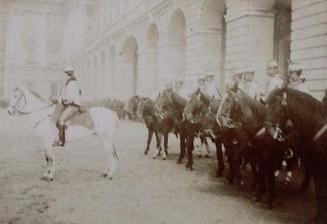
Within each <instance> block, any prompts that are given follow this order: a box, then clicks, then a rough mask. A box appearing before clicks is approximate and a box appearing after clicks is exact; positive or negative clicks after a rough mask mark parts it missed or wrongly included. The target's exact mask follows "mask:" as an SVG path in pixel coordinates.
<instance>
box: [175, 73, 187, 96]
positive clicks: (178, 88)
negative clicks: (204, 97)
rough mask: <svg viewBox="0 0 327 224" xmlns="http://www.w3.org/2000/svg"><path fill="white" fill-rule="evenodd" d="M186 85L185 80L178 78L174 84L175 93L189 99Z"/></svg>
mask: <svg viewBox="0 0 327 224" xmlns="http://www.w3.org/2000/svg"><path fill="white" fill-rule="evenodd" d="M183 85H184V79H183V78H176V79H175V83H174V92H175V93H176V94H178V95H180V96H181V97H183V98H185V99H187V98H188V95H187V92H186V89H185V86H183Z"/></svg>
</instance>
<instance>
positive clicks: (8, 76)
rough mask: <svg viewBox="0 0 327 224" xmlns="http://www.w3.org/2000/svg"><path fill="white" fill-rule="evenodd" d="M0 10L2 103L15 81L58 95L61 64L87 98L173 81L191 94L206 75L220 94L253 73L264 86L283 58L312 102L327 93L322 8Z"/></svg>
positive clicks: (101, 1)
mask: <svg viewBox="0 0 327 224" xmlns="http://www.w3.org/2000/svg"><path fill="white" fill-rule="evenodd" d="M5 2H7V3H6V4H7V10H3V11H4V12H2V11H0V31H1V32H0V35H1V34H2V33H6V35H4V36H3V37H2V36H0V53H1V52H3V53H2V54H3V55H4V56H3V60H2V63H1V57H0V72H1V71H2V76H0V77H2V82H0V83H1V84H2V87H1V84H0V88H2V90H1V91H2V94H3V95H4V96H5V97H6V96H8V94H9V92H10V91H11V89H12V86H13V85H14V82H15V80H17V79H24V80H26V81H27V82H29V83H30V85H32V87H34V88H38V89H41V90H42V89H43V90H42V91H43V92H44V94H49V95H52V94H54V93H55V92H56V90H55V89H56V85H57V84H56V83H57V82H58V80H60V79H61V78H62V70H61V68H62V66H64V65H65V64H72V65H73V66H74V68H75V70H76V73H77V76H78V77H79V79H80V80H81V81H80V84H81V88H82V89H83V91H84V95H85V96H86V97H89V98H105V97H106V98H107V97H110V98H116V99H122V100H126V99H128V98H130V97H131V96H133V95H135V94H139V95H142V96H155V95H156V94H157V93H158V92H159V91H160V90H161V89H162V87H163V85H164V84H165V83H166V82H168V81H174V80H175V79H176V78H183V79H184V85H185V88H186V89H188V90H189V91H190V92H191V91H192V90H193V89H194V88H195V86H196V79H197V77H198V76H199V75H203V74H209V73H212V74H215V79H216V82H217V84H218V85H219V86H220V88H221V89H223V87H224V80H225V78H226V76H227V75H228V73H229V72H230V71H232V70H234V69H242V68H246V67H250V66H251V67H254V68H255V71H256V78H257V80H258V81H259V82H260V83H261V84H263V83H264V82H265V80H266V79H267V75H266V63H267V61H269V60H271V59H276V60H277V61H278V64H279V72H280V73H285V71H286V69H287V63H288V62H287V59H289V58H290V59H291V61H294V62H297V63H300V64H301V65H302V66H303V68H304V74H305V75H306V78H307V82H308V86H309V88H310V91H311V92H312V94H313V95H314V96H315V97H317V98H318V99H320V98H322V96H323V93H324V90H325V89H326V88H327V74H326V72H327V67H326V65H327V63H326V62H327V1H326V0H68V1H67V0H66V1H61V0H47V1H46V0H37V1H28V0H26V1H5ZM9 2H10V3H9ZM31 2H33V3H31ZM30 4H35V5H34V6H35V7H34V6H31V5H30ZM1 8H2V7H1ZM4 8H6V7H4ZM40 8H41V9H42V10H41V11H40ZM33 10H35V12H34V11H33ZM33 12H34V13H33ZM31 14H33V15H31ZM1 15H2V16H1ZM25 17H26V18H28V20H25V19H24V20H23V19H22V18H25ZM1 18H2V19H1ZM1 21H6V22H2V23H1ZM31 24H33V25H31ZM3 27H5V28H3ZM18 32H20V33H18ZM33 35H34V36H33ZM1 42H2V43H5V44H2V45H1ZM31 49H32V50H31ZM24 55H25V56H24ZM24 57H25V58H24ZM27 58H28V59H27ZM1 65H2V68H3V70H1ZM0 81H1V80H0Z"/></svg>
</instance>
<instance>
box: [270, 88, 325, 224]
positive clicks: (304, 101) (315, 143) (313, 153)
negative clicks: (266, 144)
mask: <svg viewBox="0 0 327 224" xmlns="http://www.w3.org/2000/svg"><path fill="white" fill-rule="evenodd" d="M287 120H291V121H292V123H293V126H294V128H295V129H296V131H297V133H298V135H299V137H300V138H301V139H302V141H303V142H305V144H306V146H307V147H306V148H305V149H306V156H308V158H309V161H310V163H309V165H310V166H311V169H312V174H313V180H314V184H315V190H316V198H317V204H316V209H317V216H316V217H315V221H316V223H319V224H320V223H327V162H326V161H327V133H326V130H325V126H326V123H327V113H326V109H325V108H324V106H323V104H322V103H321V102H319V101H318V100H316V99H315V98H313V97H312V96H310V95H308V94H306V93H302V92H299V91H297V90H293V89H288V88H283V89H280V90H276V91H274V92H272V93H271V94H270V96H269V97H268V100H267V125H266V126H267V129H269V130H270V133H272V136H276V135H277V134H276V133H280V127H282V126H284V124H285V123H286V122H287Z"/></svg>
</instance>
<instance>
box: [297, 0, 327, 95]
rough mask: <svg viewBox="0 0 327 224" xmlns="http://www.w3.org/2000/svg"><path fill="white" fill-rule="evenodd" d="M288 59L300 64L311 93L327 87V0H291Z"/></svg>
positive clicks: (318, 92)
mask: <svg viewBox="0 0 327 224" xmlns="http://www.w3.org/2000/svg"><path fill="white" fill-rule="evenodd" d="M292 10H293V13H292V45H291V59H292V60H293V61H296V62H299V63H301V64H302V65H303V67H304V74H305V76H306V78H307V82H308V84H309V87H310V90H311V92H312V93H313V94H314V95H315V96H316V97H317V98H322V96H323V94H324V91H325V89H327V77H326V76H327V1H324V0H310V1H308V0H293V5H292Z"/></svg>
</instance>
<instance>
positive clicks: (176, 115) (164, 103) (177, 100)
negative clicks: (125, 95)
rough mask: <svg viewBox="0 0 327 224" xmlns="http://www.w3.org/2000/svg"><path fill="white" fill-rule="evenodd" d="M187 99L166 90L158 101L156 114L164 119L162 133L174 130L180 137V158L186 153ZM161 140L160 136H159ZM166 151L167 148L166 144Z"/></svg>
mask: <svg viewBox="0 0 327 224" xmlns="http://www.w3.org/2000/svg"><path fill="white" fill-rule="evenodd" d="M186 103H187V101H186V99H184V98H183V97H181V96H179V95H178V94H176V93H175V92H173V91H164V92H163V93H162V94H161V95H160V96H159V97H158V98H157V101H156V106H155V107H156V114H157V116H158V117H159V118H160V119H161V120H162V124H163V125H162V126H160V133H162V134H163V135H168V133H170V132H173V133H175V134H176V136H177V135H178V136H179V139H180V150H181V152H180V158H179V160H178V161H179V162H181V160H182V158H183V157H184V155H185V147H186V139H185V138H186V137H185V132H184V128H182V127H183V110H184V107H185V105H186ZM159 140H160V136H159ZM164 147H165V152H166V150H167V148H166V145H165V146H164Z"/></svg>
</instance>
